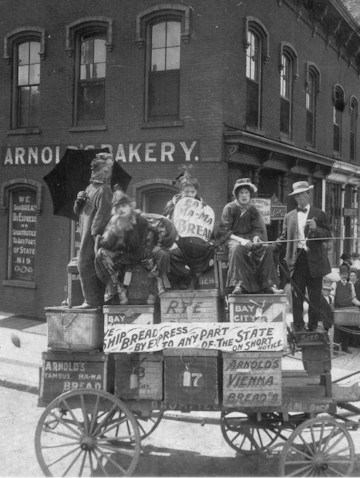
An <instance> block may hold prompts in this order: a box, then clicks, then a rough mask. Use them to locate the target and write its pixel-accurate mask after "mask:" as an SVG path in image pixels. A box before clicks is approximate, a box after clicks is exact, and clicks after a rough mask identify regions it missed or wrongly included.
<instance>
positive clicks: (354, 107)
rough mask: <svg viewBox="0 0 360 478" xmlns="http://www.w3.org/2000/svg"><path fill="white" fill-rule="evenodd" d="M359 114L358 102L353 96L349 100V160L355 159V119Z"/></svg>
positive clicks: (353, 161)
mask: <svg viewBox="0 0 360 478" xmlns="http://www.w3.org/2000/svg"><path fill="white" fill-rule="evenodd" d="M358 115H359V104H358V101H357V99H356V98H355V97H352V99H351V101H350V162H352V163H355V161H356V143H357V141H356V139H357V138H356V136H357V119H358Z"/></svg>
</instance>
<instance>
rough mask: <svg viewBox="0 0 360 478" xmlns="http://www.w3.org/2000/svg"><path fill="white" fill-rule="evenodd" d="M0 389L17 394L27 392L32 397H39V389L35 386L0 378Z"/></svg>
mask: <svg viewBox="0 0 360 478" xmlns="http://www.w3.org/2000/svg"><path fill="white" fill-rule="evenodd" d="M0 387H5V388H12V389H14V390H18V391H19V392H28V393H32V394H34V395H39V387H37V386H36V385H30V384H28V383H24V382H23V383H21V382H14V381H13V380H11V379H9V378H0Z"/></svg>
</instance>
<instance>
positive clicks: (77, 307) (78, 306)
mask: <svg viewBox="0 0 360 478" xmlns="http://www.w3.org/2000/svg"><path fill="white" fill-rule="evenodd" d="M97 308H98V307H97V306H96V305H91V304H88V303H87V302H83V303H82V304H81V305H75V306H74V307H73V309H97Z"/></svg>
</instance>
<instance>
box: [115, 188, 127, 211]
mask: <svg viewBox="0 0 360 478" xmlns="http://www.w3.org/2000/svg"><path fill="white" fill-rule="evenodd" d="M119 204H131V199H130V198H129V196H128V195H127V194H125V193H124V192H123V191H121V189H117V190H116V191H114V193H113V197H112V201H111V205H112V207H115V206H118V205H119Z"/></svg>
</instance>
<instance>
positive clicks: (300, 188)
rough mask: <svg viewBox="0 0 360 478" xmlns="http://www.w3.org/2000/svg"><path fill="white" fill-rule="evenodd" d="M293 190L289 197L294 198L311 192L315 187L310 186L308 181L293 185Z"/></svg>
mask: <svg viewBox="0 0 360 478" xmlns="http://www.w3.org/2000/svg"><path fill="white" fill-rule="evenodd" d="M292 187H293V190H292V192H291V193H289V196H293V195H294V194H299V193H303V192H305V191H310V190H311V189H313V187H314V186H312V185H311V186H309V183H308V182H307V181H298V182H297V183H294V184H293V185H292Z"/></svg>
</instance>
